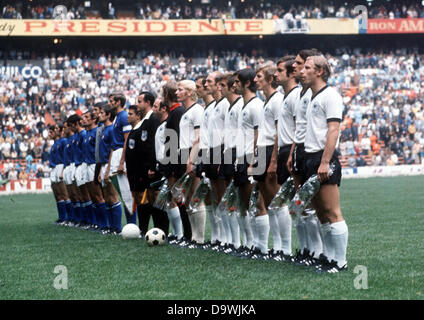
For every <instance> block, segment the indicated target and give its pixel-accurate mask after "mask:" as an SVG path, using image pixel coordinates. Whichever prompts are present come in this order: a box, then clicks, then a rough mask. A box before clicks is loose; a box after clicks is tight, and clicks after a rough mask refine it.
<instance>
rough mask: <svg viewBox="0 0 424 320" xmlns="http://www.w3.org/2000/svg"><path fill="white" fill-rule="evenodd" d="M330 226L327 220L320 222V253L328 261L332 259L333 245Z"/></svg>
mask: <svg viewBox="0 0 424 320" xmlns="http://www.w3.org/2000/svg"><path fill="white" fill-rule="evenodd" d="M330 232H331V226H330V223H329V222H326V223H322V224H321V239H322V253H323V254H324V255H325V256H326V257H327V258H328V261H331V260H332V259H334V246H333V244H332V239H331V235H330Z"/></svg>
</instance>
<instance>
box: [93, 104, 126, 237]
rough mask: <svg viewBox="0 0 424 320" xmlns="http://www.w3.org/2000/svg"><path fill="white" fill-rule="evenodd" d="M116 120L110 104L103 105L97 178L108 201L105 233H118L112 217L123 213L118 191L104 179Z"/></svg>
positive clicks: (101, 109) (100, 116)
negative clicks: (114, 228)
mask: <svg viewBox="0 0 424 320" xmlns="http://www.w3.org/2000/svg"><path fill="white" fill-rule="evenodd" d="M114 120H115V114H114V112H113V111H112V109H111V107H110V106H109V105H103V106H101V107H100V112H99V122H101V123H103V127H104V129H103V132H102V134H101V136H100V138H99V139H100V141H99V163H100V164H101V169H100V173H99V175H98V176H97V179H98V181H99V182H100V183H101V185H102V191H103V197H104V200H105V202H106V210H107V216H106V220H105V227H104V228H103V231H102V233H103V234H108V233H114V232H115V233H116V232H117V231H116V230H113V228H112V221H113V219H112V217H113V216H116V217H117V216H119V217H121V215H122V206H121V202H120V201H119V195H118V192H117V191H116V189H115V187H114V186H113V184H112V183H111V181H110V180H109V179H107V180H105V179H104V176H105V172H106V168H107V166H108V162H109V156H110V150H111V145H112V130H113V121H114Z"/></svg>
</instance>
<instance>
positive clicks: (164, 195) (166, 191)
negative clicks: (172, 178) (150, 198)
mask: <svg viewBox="0 0 424 320" xmlns="http://www.w3.org/2000/svg"><path fill="white" fill-rule="evenodd" d="M170 196H171V188H170V187H169V184H168V180H165V181H164V182H163V183H162V186H161V187H160V190H159V193H158V196H157V197H156V200H155V203H154V204H153V206H154V207H155V208H158V209H160V210H165V209H166V208H167V205H168V203H169V201H170V198H171V197H170Z"/></svg>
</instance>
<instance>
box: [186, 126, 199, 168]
mask: <svg viewBox="0 0 424 320" xmlns="http://www.w3.org/2000/svg"><path fill="white" fill-rule="evenodd" d="M194 132H195V139H194V143H193V147H192V148H191V152H190V156H189V157H188V161H187V171H186V172H187V173H188V174H191V175H194V162H195V161H196V160H197V156H198V154H199V142H200V127H198V128H196V129H194Z"/></svg>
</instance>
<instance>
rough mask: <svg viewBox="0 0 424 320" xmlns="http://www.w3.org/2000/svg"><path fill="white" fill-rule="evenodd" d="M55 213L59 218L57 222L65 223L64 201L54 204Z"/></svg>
mask: <svg viewBox="0 0 424 320" xmlns="http://www.w3.org/2000/svg"><path fill="white" fill-rule="evenodd" d="M56 206H57V212H58V216H59V221H65V219H66V204H65V201H64V200H61V201H58V202H56Z"/></svg>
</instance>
